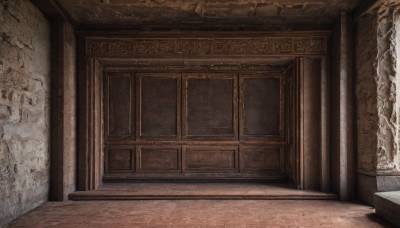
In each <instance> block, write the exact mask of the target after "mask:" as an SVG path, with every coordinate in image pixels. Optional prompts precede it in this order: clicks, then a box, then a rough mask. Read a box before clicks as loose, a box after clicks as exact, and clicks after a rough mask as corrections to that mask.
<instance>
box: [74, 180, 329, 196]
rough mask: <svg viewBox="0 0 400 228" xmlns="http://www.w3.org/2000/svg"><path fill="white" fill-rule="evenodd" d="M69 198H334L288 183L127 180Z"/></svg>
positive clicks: (81, 192)
mask: <svg viewBox="0 0 400 228" xmlns="http://www.w3.org/2000/svg"><path fill="white" fill-rule="evenodd" d="M69 199H70V200H191V199H201V200H216V199H218V200H233V199H242V200H255V199H259V200H335V199H337V196H336V195H335V194H333V193H325V192H319V191H305V190H297V189H296V188H294V187H293V186H292V185H287V184H262V183H125V184H114V183H113V184H111V183H108V184H104V185H103V186H101V187H100V188H99V189H98V190H95V191H77V192H74V193H71V194H70V195H69Z"/></svg>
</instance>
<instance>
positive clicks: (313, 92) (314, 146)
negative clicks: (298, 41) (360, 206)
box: [302, 58, 321, 189]
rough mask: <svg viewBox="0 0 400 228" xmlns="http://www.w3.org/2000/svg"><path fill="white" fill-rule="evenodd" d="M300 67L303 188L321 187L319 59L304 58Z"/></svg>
mask: <svg viewBox="0 0 400 228" xmlns="http://www.w3.org/2000/svg"><path fill="white" fill-rule="evenodd" d="M302 68H303V69H302V70H303V75H302V77H303V80H302V83H303V85H302V86H303V89H304V92H303V99H304V105H303V113H302V115H306V117H305V118H304V123H303V131H304V132H306V134H302V135H303V143H304V144H303V145H304V147H303V150H304V161H303V162H304V163H303V164H304V188H305V189H321V140H320V139H321V106H320V105H316V104H321V77H320V75H321V60H320V59H308V58H305V59H304V60H303V65H302ZM316 75H318V77H316Z"/></svg>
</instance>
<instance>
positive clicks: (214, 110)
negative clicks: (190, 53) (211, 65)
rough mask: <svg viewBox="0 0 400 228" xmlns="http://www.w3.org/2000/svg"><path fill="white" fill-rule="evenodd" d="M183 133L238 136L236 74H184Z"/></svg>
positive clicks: (200, 136)
mask: <svg viewBox="0 0 400 228" xmlns="http://www.w3.org/2000/svg"><path fill="white" fill-rule="evenodd" d="M183 81H184V90H183V94H184V95H183V106H184V107H183V108H184V112H183V125H184V129H183V137H184V138H186V139H204V140H221V139H236V138H237V124H236V122H237V77H236V76H235V75H229V74H186V75H184V76H183Z"/></svg>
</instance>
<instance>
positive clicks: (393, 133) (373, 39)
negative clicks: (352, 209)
mask: <svg viewBox="0 0 400 228" xmlns="http://www.w3.org/2000/svg"><path fill="white" fill-rule="evenodd" d="M399 9H400V4H399V3H398V2H397V1H385V2H384V4H382V5H381V6H379V7H378V8H377V9H376V11H375V10H373V11H374V12H371V13H367V14H365V15H363V16H362V17H361V18H359V19H358V21H357V28H358V30H357V34H356V56H357V57H356V66H355V67H356V72H357V79H356V96H357V145H358V169H359V170H361V171H364V172H368V173H378V174H381V175H385V174H389V175H392V174H399V173H400V148H399V146H400V145H399V142H400V92H399V88H398V87H399V85H400V83H399V80H400V71H399V70H397V68H399V65H398V62H397V55H398V50H397V48H399V46H400V45H399V42H398V40H399V36H400V34H399V33H400V31H399V27H400V26H399V23H400V20H399V17H398V15H399V13H400V11H399Z"/></svg>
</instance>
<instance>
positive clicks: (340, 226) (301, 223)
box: [6, 200, 391, 228]
mask: <svg viewBox="0 0 400 228" xmlns="http://www.w3.org/2000/svg"><path fill="white" fill-rule="evenodd" d="M14 227H20V228H25V227H26V228H36V227H37V228H42V227H56V228H64V227H66V228H81V227H82V228H92V227H93V228H110V227H111V228H117V227H118V228H120V227H121V228H125V227H126V228H132V227H134V228H141V227H143V228H150V227H160V228H164V227H171V228H196V227H204V228H209V227H218V228H236V227H238V228H251V227H254V228H256V227H259V228H266V227H268V228H269V227H309V228H316V227H332V228H345V227H350V228H354V227H356V228H364V227H365V228H370V227H377V228H379V227H391V226H390V225H389V224H388V223H386V222H384V221H383V220H381V219H380V218H378V217H377V216H376V215H375V213H374V209H373V208H371V207H369V206H365V205H361V204H357V203H349V202H339V201H335V200H137V201H132V200H127V201H124V200H120V201H113V200H107V201H64V202H48V203H45V204H44V205H42V206H40V207H39V208H37V209H36V210H34V211H32V212H30V213H28V214H26V215H24V216H22V217H21V218H19V219H17V220H16V221H14V222H12V223H11V224H10V225H9V227H7V226H6V228H14Z"/></svg>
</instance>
